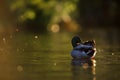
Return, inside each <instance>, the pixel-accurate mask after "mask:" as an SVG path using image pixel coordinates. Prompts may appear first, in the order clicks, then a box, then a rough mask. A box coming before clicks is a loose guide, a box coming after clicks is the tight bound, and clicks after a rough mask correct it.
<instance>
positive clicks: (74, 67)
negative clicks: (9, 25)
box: [0, 33, 120, 80]
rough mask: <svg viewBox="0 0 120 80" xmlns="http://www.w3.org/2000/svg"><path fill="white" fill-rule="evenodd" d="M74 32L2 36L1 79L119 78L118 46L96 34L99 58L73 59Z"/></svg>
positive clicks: (89, 79)
mask: <svg viewBox="0 0 120 80" xmlns="http://www.w3.org/2000/svg"><path fill="white" fill-rule="evenodd" d="M72 36H73V34H68V33H64V34H63V33H61V34H46V35H43V34H37V35H31V34H14V35H7V36H4V37H0V38H1V43H0V80H56V79H57V80H118V78H119V75H120V62H119V60H120V48H119V47H118V46H117V47H116V46H115V45H114V46H113V45H109V44H107V43H105V42H103V41H102V40H100V39H99V38H95V39H96V43H97V46H96V47H97V55H96V58H95V59H92V60H84V61H82V60H72V57H71V56H70V51H71V50H72V46H71V44H70V40H71V37H72ZM94 37H96V35H94ZM83 38H84V39H85V37H83ZM86 39H87V38H86ZM102 42H103V43H105V44H104V45H103V44H101V43H102ZM105 45H106V47H105Z"/></svg>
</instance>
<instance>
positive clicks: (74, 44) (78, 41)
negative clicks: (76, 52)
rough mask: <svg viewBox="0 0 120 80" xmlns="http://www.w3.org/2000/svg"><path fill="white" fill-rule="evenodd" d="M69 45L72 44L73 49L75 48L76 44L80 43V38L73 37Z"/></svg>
mask: <svg viewBox="0 0 120 80" xmlns="http://www.w3.org/2000/svg"><path fill="white" fill-rule="evenodd" d="M71 43H72V46H73V48H74V47H76V46H77V43H81V39H80V37H78V36H74V37H73V38H72V41H71Z"/></svg>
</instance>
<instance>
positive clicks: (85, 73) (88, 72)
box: [71, 59, 96, 80]
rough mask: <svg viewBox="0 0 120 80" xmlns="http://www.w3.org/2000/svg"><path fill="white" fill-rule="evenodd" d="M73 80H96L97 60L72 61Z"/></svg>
mask: <svg viewBox="0 0 120 80" xmlns="http://www.w3.org/2000/svg"><path fill="white" fill-rule="evenodd" d="M71 65H72V67H71V71H72V75H73V76H72V80H79V79H81V80H96V71H95V69H96V68H95V67H96V61H95V59H82V60H78V59H72V60H71Z"/></svg>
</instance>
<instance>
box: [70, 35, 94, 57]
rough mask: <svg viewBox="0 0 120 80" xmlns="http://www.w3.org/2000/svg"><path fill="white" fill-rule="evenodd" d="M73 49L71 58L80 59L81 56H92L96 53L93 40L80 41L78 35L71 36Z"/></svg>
mask: <svg viewBox="0 0 120 80" xmlns="http://www.w3.org/2000/svg"><path fill="white" fill-rule="evenodd" d="M71 43H72V46H73V50H72V52H71V56H72V57H73V59H82V58H94V57H95V54H96V49H95V42H94V41H93V40H92V41H87V42H85V43H82V41H81V39H80V37H79V36H74V37H73V38H72V41H71Z"/></svg>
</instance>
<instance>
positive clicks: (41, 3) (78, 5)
mask: <svg viewBox="0 0 120 80" xmlns="http://www.w3.org/2000/svg"><path fill="white" fill-rule="evenodd" d="M119 8H120V5H119V0H97V1H96V0H1V1H0V32H4V31H5V30H6V29H4V27H7V29H8V30H9V31H8V32H14V30H16V31H18V30H22V31H28V32H34V33H42V32H44V33H46V32H54V33H56V32H60V31H70V32H80V31H81V30H84V29H87V28H109V27H110V28H111V27H112V28H113V27H117V26H119V25H120V23H119V19H120V11H119Z"/></svg>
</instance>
